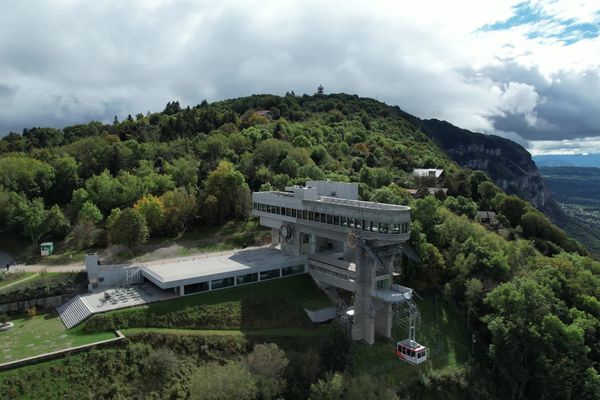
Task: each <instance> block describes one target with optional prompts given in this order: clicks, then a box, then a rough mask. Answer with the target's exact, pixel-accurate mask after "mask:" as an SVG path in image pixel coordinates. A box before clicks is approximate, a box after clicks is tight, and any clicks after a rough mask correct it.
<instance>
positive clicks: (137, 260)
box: [10, 244, 274, 272]
mask: <svg viewBox="0 0 600 400" xmlns="http://www.w3.org/2000/svg"><path fill="white" fill-rule="evenodd" d="M265 247H274V246H273V245H272V244H266V245H262V246H249V247H245V248H243V249H233V250H225V251H217V252H208V253H204V252H200V253H198V254H192V255H189V256H184V257H169V258H164V259H162V258H161V259H154V260H145V259H144V256H142V257H134V258H132V259H131V260H129V261H123V262H119V263H115V264H113V265H125V264H139V265H142V264H143V265H156V264H167V263H173V262H180V261H186V260H191V259H197V258H200V259H202V258H209V257H215V256H216V257H218V256H225V255H232V254H236V253H238V252H240V251H242V250H252V249H260V248H265ZM105 265H110V264H105ZM10 271H23V272H42V271H48V272H72V271H75V272H77V271H85V265H84V264H83V262H82V261H79V262H75V263H72V264H67V265H48V264H31V265H25V264H16V265H12V266H11V267H10Z"/></svg>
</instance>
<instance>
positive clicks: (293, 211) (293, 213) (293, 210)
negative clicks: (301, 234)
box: [292, 208, 296, 218]
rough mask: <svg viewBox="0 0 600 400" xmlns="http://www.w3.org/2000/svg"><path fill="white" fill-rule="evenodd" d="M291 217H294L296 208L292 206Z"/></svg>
mask: <svg viewBox="0 0 600 400" xmlns="http://www.w3.org/2000/svg"><path fill="white" fill-rule="evenodd" d="M292 217H294V218H296V209H295V208H292Z"/></svg>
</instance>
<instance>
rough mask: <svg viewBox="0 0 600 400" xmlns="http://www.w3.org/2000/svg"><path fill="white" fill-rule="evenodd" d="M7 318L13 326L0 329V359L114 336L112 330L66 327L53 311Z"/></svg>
mask: <svg viewBox="0 0 600 400" xmlns="http://www.w3.org/2000/svg"><path fill="white" fill-rule="evenodd" d="M11 321H12V322H13V323H14V324H15V326H14V328H12V329H9V330H8V331H5V332H0V342H1V343H2V346H1V347H0V349H1V350H0V363H4V362H9V361H14V360H19V359H21V358H26V357H31V356H35V355H38V354H43V353H48V352H51V351H56V350H62V349H66V348H69V347H73V346H81V345H84V344H88V343H93V342H98V341H100V340H106V339H112V338H114V337H115V334H114V333H113V332H100V333H93V334H86V333H83V332H81V331H80V330H78V329H71V330H66V329H65V326H64V325H63V323H62V321H61V320H60V318H59V317H58V315H57V314H55V313H52V314H45V315H38V316H35V317H33V318H28V317H18V318H15V319H12V320H11Z"/></svg>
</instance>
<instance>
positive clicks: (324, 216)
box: [321, 214, 327, 223]
mask: <svg viewBox="0 0 600 400" xmlns="http://www.w3.org/2000/svg"><path fill="white" fill-rule="evenodd" d="M326 218H327V214H321V222H322V223H325V222H326V221H327V219H326Z"/></svg>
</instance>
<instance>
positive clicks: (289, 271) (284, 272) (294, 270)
mask: <svg viewBox="0 0 600 400" xmlns="http://www.w3.org/2000/svg"><path fill="white" fill-rule="evenodd" d="M303 272H304V264H302V265H295V266H293V267H285V268H282V269H281V276H288V275H295V274H301V273H303Z"/></svg>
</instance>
